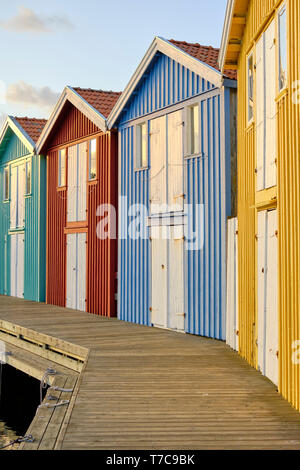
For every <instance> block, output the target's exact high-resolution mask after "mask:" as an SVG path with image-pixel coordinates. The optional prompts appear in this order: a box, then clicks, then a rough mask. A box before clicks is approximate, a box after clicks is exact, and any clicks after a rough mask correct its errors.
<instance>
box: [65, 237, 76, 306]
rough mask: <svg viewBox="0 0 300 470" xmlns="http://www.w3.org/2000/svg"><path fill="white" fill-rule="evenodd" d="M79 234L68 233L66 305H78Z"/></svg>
mask: <svg viewBox="0 0 300 470" xmlns="http://www.w3.org/2000/svg"><path fill="white" fill-rule="evenodd" d="M76 245H77V234H76V233H72V234H69V235H67V297H66V307H68V308H74V309H76V305H77V259H76V257H77V246H76Z"/></svg>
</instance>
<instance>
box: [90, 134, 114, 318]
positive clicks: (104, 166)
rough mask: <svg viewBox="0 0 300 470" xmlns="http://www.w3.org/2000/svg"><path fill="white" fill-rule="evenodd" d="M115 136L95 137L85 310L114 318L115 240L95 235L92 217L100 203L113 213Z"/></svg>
mask: <svg viewBox="0 0 300 470" xmlns="http://www.w3.org/2000/svg"><path fill="white" fill-rule="evenodd" d="M117 158H118V157H117V135H116V133H115V132H110V133H106V134H102V135H101V136H100V137H98V159H97V174H98V175H99V183H98V184H97V185H90V186H88V227H89V230H88V291H87V311H88V312H91V313H96V314H98V315H103V316H107V317H114V316H116V315H117V302H116V299H115V293H116V292H117V286H116V284H117V280H116V273H117V240H116V239H109V238H107V239H106V240H100V239H99V238H97V233H96V229H97V223H98V222H99V220H100V219H99V217H96V211H97V207H98V206H99V205H100V204H111V205H112V206H113V207H115V208H116V214H117V198H118V185H117Z"/></svg>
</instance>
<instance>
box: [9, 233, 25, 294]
mask: <svg viewBox="0 0 300 470" xmlns="http://www.w3.org/2000/svg"><path fill="white" fill-rule="evenodd" d="M24 237H25V236H24V233H16V234H13V235H11V236H10V294H11V296H13V297H19V298H23V297H24V244H25V243H24Z"/></svg>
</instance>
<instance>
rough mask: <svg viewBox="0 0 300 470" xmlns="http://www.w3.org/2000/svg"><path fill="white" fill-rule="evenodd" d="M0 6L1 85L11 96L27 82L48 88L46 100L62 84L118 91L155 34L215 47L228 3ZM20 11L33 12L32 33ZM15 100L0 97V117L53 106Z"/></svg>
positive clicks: (81, 0)
mask: <svg viewBox="0 0 300 470" xmlns="http://www.w3.org/2000/svg"><path fill="white" fill-rule="evenodd" d="M0 3H1V10H0V43H1V45H2V47H1V68H0V80H2V82H4V83H5V86H6V87H7V88H9V89H10V91H11V93H10V94H13V92H14V91H15V90H14V85H15V84H18V83H20V82H24V83H25V85H26V86H30V87H31V88H32V90H35V89H37V90H39V89H40V88H43V87H49V88H50V90H48V92H47V91H46V92H45V95H46V96H47V93H48V94H50V95H51V92H50V91H52V92H55V93H60V92H61V91H62V89H63V88H64V86H65V85H66V84H68V85H71V86H81V87H87V88H96V89H99V88H101V89H105V90H115V91H121V90H122V89H123V88H124V87H125V86H126V84H127V83H128V81H129V79H130V77H131V75H132V74H133V72H134V71H135V69H136V67H137V65H138V64H139V62H140V60H141V59H142V57H143V55H144V53H145V52H146V50H147V48H148V47H149V45H150V43H151V41H152V40H153V37H154V36H156V35H157V36H162V37H164V38H166V39H171V38H173V39H178V40H183V41H187V42H199V43H200V44H203V45H212V46H214V47H219V46H220V41H221V35H222V28H223V22H224V16H225V8H226V3H227V0H212V1H207V0H185V1H182V0H180V1H179V0H152V1H148V2H145V1H144V2H143V1H141V0H128V1H124V0H114V1H112V2H109V1H102V0H52V1H51V2H46V1H41V0H23V1H19V0H10V1H9V2H7V1H6V0H0ZM20 7H21V8H22V7H23V8H27V9H28V10H29V13H28V10H27V13H28V14H30V15H31V13H30V11H31V12H32V13H33V15H34V18H33V17H32V16H30V18H29V20H28V21H29V23H30V22H32V23H33V24H32V29H31V24H29V25H28V24H27V22H26V24H25V25H24V27H23V26H22V25H23V23H24V18H23V16H24V15H23V13H24V11H23V13H22V11H21V10H20ZM20 12H21V16H22V15H23V16H22V18H20ZM16 17H17V19H16ZM33 20H34V21H33ZM20 21H21V23H20ZM39 21H41V23H39ZM19 24H20V25H21V26H19ZM25 88H26V87H25ZM19 94H20V93H19ZM21 95H22V93H21ZM27 95H28V96H29V94H27ZM18 96H19V95H18V93H17V96H14V97H13V99H10V100H6V101H7V102H6V104H5V103H3V101H4V100H2V104H1V100H0V115H1V114H3V113H7V114H18V115H28V116H32V117H46V118H47V117H48V116H49V113H50V111H51V104H49V106H48V107H47V106H46V105H45V103H43V102H42V103H40V102H39V99H37V100H36V103H35V104H34V103H33V102H30V97H29V98H28V101H29V102H28V103H24V102H21V101H22V96H20V100H19V101H18ZM54 97H55V94H54ZM54 97H53V96H52V100H54ZM45 99H46V101H47V97H46V98H45ZM50 101H51V100H50Z"/></svg>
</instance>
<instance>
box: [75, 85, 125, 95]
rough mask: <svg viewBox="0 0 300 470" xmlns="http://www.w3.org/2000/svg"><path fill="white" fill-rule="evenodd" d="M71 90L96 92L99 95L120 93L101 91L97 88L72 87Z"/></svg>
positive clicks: (117, 92)
mask: <svg viewBox="0 0 300 470" xmlns="http://www.w3.org/2000/svg"><path fill="white" fill-rule="evenodd" d="M71 88H72V89H73V90H84V91H96V92H99V93H116V94H120V93H122V92H121V91H113V90H102V89H97V88H83V87H79V86H75V87H74V86H72V87H71Z"/></svg>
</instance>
